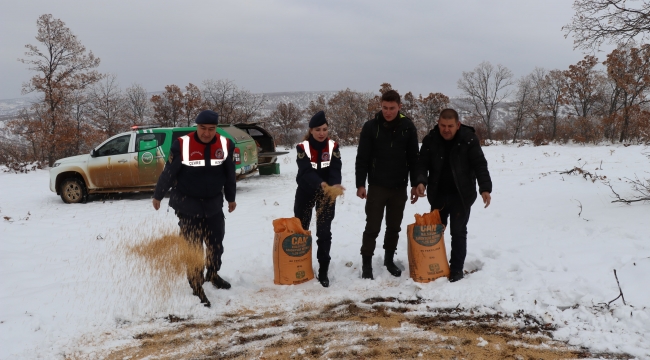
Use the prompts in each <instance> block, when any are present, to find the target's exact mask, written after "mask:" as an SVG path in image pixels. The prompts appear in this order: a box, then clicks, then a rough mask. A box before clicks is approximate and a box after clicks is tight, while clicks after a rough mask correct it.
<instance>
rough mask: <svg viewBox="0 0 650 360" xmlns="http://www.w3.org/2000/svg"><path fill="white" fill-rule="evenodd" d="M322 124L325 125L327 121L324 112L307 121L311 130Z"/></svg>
mask: <svg viewBox="0 0 650 360" xmlns="http://www.w3.org/2000/svg"><path fill="white" fill-rule="evenodd" d="M323 124H327V119H325V112H324V111H323V110H321V111H319V112H317V113H316V115H314V116H312V117H311V120H309V128H310V129H313V128H315V127H319V126H321V125H323Z"/></svg>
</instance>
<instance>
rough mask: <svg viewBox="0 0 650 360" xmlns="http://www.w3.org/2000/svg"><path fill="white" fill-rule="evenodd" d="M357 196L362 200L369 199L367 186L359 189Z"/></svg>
mask: <svg viewBox="0 0 650 360" xmlns="http://www.w3.org/2000/svg"><path fill="white" fill-rule="evenodd" d="M357 196H358V197H359V198H360V199H365V198H366V197H367V195H366V187H365V186H361V187H359V188H357Z"/></svg>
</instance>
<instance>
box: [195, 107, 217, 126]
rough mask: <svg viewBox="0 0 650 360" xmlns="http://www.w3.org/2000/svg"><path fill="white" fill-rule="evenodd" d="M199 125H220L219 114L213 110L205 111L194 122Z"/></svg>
mask: <svg viewBox="0 0 650 360" xmlns="http://www.w3.org/2000/svg"><path fill="white" fill-rule="evenodd" d="M194 122H195V123H197V124H208V125H217V124H219V114H217V113H216V112H214V111H212V110H203V111H201V112H200V113H199V115H197V116H196V120H194Z"/></svg>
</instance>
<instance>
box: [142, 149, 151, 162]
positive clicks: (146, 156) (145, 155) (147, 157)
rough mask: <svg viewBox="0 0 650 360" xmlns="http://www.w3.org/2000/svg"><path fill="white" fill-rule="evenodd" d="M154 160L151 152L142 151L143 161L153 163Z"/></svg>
mask: <svg viewBox="0 0 650 360" xmlns="http://www.w3.org/2000/svg"><path fill="white" fill-rule="evenodd" d="M152 161H153V154H152V153H150V152H145V153H142V163H144V164H151V162H152Z"/></svg>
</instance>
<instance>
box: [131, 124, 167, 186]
mask: <svg viewBox="0 0 650 360" xmlns="http://www.w3.org/2000/svg"><path fill="white" fill-rule="evenodd" d="M165 135H166V134H165V133H153V134H152V133H149V134H146V133H145V134H136V136H135V150H136V152H137V153H138V168H137V172H138V186H155V185H156V183H157V182H158V177H159V176H160V174H161V173H162V171H163V169H164V168H165V159H166V157H167V156H166V155H167V154H164V152H163V149H162V147H161V145H162V144H164V143H165Z"/></svg>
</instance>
